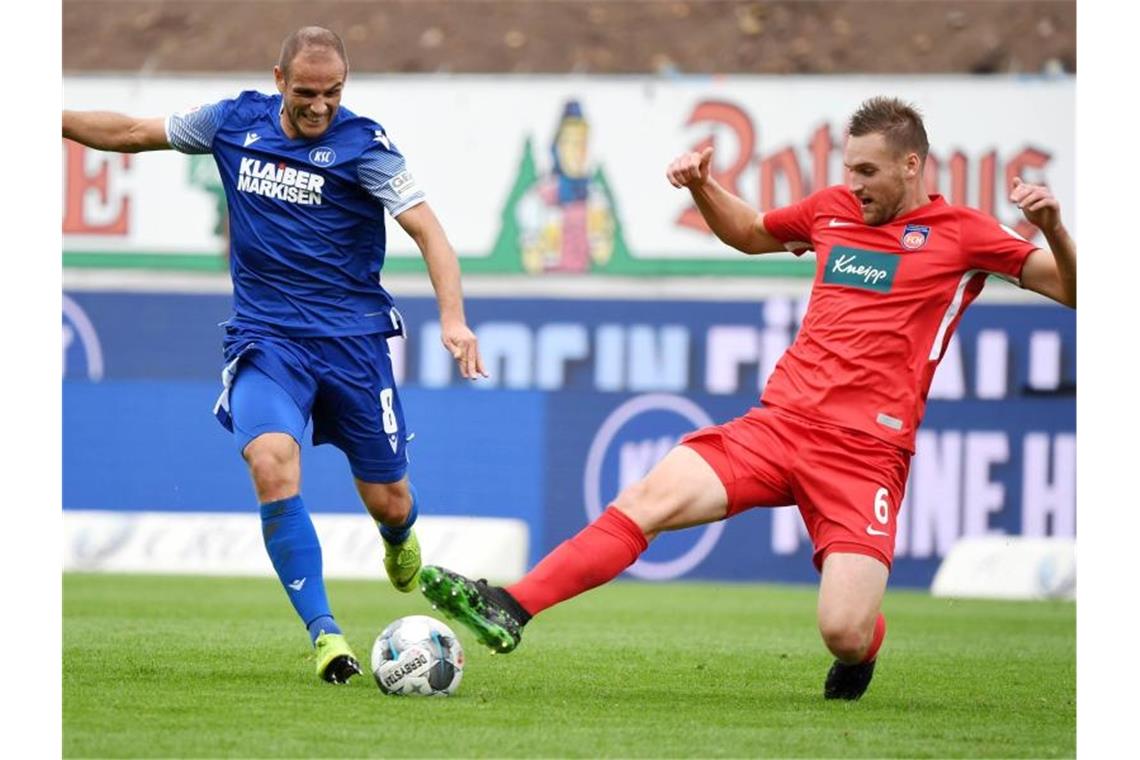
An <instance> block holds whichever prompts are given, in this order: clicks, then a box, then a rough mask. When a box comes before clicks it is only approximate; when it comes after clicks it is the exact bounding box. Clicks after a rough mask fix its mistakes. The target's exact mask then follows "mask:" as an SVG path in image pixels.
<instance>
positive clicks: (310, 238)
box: [63, 27, 486, 683]
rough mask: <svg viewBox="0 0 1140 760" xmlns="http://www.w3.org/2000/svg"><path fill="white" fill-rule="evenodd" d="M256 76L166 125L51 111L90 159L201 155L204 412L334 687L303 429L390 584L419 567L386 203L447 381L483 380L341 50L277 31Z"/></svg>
mask: <svg viewBox="0 0 1140 760" xmlns="http://www.w3.org/2000/svg"><path fill="white" fill-rule="evenodd" d="M273 75H274V79H275V80H276V84H277V91H278V94H275V95H265V94H263V93H260V92H254V91H246V92H243V93H241V94H240V95H238V96H237V97H236V98H233V99H232V100H222V101H219V102H217V103H213V104H210V105H205V106H201V107H199V108H194V109H191V110H189V111H185V112H183V113H179V114H176V115H173V116H170V117H169V118H166V119H163V118H152V119H137V118H133V117H129V116H125V115H122V114H117V113H110V112H104V111H64V112H63V136H64V137H65V138H69V139H71V140H75V141H77V142H80V143H82V144H84V145H86V146H88V147H91V148H95V149H99V150H108V151H119V152H124V153H136V152H139V151H148V150H162V149H169V148H173V149H175V150H178V151H181V152H183V153H211V154H213V156H214V159H215V160H216V162H217V165H218V169H219V171H220V173H221V177H222V181H223V183H224V185H225V190H226V200H227V205H228V207H229V215H230V229H231V243H230V248H231V250H230V273H231V277H232V279H233V292H234V314H233V316H232V318H230V319H229V320H228V321H227V322H225V323H224V329H225V337H224V342H223V349H224V356H225V368H224V370H223V373H222V375H223V386H224V387H223V392H222V395H221V398H219V399H218V403H217V405H216V407H215V410H214V411H215V414H216V415H217V416H218V419H219V420H220V421H221V422H222V424H223V425H224V426H225V427H226V428H227V429H228V430H231V431H232V432H233V435H234V440H235V442H236V443H237V446H238V450H239V451H240V452H241V455H242V457H243V458H244V459H245V461H246V463H247V464H248V466H249V471H250V475H251V477H252V480H253V485H254V489H255V491H256V493H257V499H258V502H259V503H260V505H261V521H262V534H263V537H264V539H265V548H266V550H267V551H268V553H269V557H270V559H271V560H272V562H273V567H274V569H275V570H276V571H277V576H278V578H279V579H280V581H281V584H282V586H283V587H284V589H285V593H286V594H287V595H288V597H289V601H290V602H292V604H293V607H294V609H295V610H296V611H297V614H298V615H299V616H300V618H301V620H302V621H303V622H304V624H305V626H306V627H307V628H308V631H309V635H310V638H311V640H312V643H313V647H314V649H315V652H316V671H317V675H318V676H320V677H321V678H323V679H324V680H326V681H329V682H332V683H344V682H346V681H347V680H348V679H349V678H351V677H352V676H353V675H356V674H358V673H360V672H361V670H360V665H359V663H358V661H357V658H356V656H355V655H354V654H353V652H352V650H351V649H350V648H349V646H348V643H347V641H346V640H345V638H344V636H343V634H342V633H341V630H340V628H339V626H338V625H337V623H336V621H335V619H334V618H333V614H332V611H331V609H330V607H329V603H328V599H327V596H326V593H325V586H324V579H323V576H322V565H321V547H320V543H319V542H318V540H317V535H316V532H315V531H314V529H313V523H312V520H311V519H310V517H309V514H308V511H307V510H306V508H305V505H304V502H303V501H302V499H301V493H300V487H301V450H300V441H301V437H302V435H303V432H304V429H305V426H306V423H307V422H308V420H309V419H310V418H311V419H312V423H313V442H314V443H315V444H320V443H331V444H333V445H334V446H336V447H337V448H339V449H341V450H342V451H343V452H344V453H345V455H346V456H347V458H348V461H349V465H350V467H351V470H352V474H353V476H354V478H355V481H356V487H357V490H358V492H359V493H360V497H361V499H362V501H363V502H364V505H365V507H366V508H367V510H368V512H369V514H370V515H371V516H372V518H373V519H374V520H375V521H376V523H377V525H378V527H379V532H380V535H381V538H382V541H383V544H384V567H385V570H386V571H387V574H388V578H389V579H390V580H391V582H392V584H393V585H394V586H395V587H396V588H397V589H399V590H400V591H403V592H410V591H412V590H414V589H415V588H416V585H417V579H418V576H419V570H420V564H421V563H420V548H419V542H418V541H417V539H416V536H415V533H414V532H413V530H412V525H413V524H414V523H415V521H416V515H417V512H418V508H419V504H418V503H417V500H416V490H415V488H414V487H413V486H412V484H411V482H410V481H409V479H408V475H407V467H408V460H407V455H406V452H405V446H406V443H407V439H406V432H405V426H404V413H403V410H402V408H401V406H400V399H399V396H398V395H397V393H396V386H395V382H394V380H393V376H392V366H391V359H390V357H389V355H388V351H387V339H388V338H390V337H392V336H395V335H398V334H401V333H402V330H403V325H402V323H401V319H400V315H399V312H398V311H397V310H396V309H395V307H394V306H393V303H392V297H391V296H390V295H389V294H388V293H387V292H386V291H385V290H384V288H383V287H382V286H381V284H380V269H381V267H382V266H383V263H384V252H385V229H384V213H383V212H384V210H385V209H387V211H388V213H389V214H390V215H391V216H392V217H393V218H395V219H396V221H397V222H399V224H400V226H401V227H403V229H404V230H405V231H406V232H407V233H408V234H409V235H410V236H411V238H412V239H413V240H414V241H415V242H416V245H417V246H418V247H419V249H420V252H421V253H422V255H423V258H424V261H425V262H426V264H427V269H428V275H429V277H430V279H431V283H432V286H433V288H434V290H435V294H436V300H437V302H438V305H439V314H440V327H441V333H442V341H443V344H444V346H445V348H446V349H447V350H448V351H450V352H451V354H452V356H453V357H454V358H455V360H456V362H457V363H458V365H459V370H460V373H461V374H462V375H463V377H465V378H468V379H474V378H476V377H479V376H484V377H485V376H486V372H485V371H484V368H483V360H482V358H481V357H480V355H479V349H478V344H477V342H476V338H475V335H474V333H473V332H472V331H471V330H470V328H468V326H467V323H466V319H465V317H464V313H463V296H462V292H461V289H460V277H459V263H458V260H457V259H456V256H455V252H454V250H453V249H452V248H451V244H450V243H449V242H448V240H447V236H446V235H445V234H444V231H443V228H442V227H441V226H440V223H439V221H438V220H437V218H436V216H435V214H434V213H433V212H432V210H431V208H430V206H428V204H427V202H426V201H425V200H424V193H423V191H422V190H421V189H420V188H419V187H418V186H417V184H416V181H415V179H414V177H413V176H412V174H411V173H410V172H409V171H408V169H407V167H406V166H405V163H404V157H403V155H401V154H400V152H399V151H398V150H397V149H396V147H395V145H394V144H393V142H392V141H391V139H389V137H388V134H387V133H386V132H385V131H384V128H383V127H382V126H381V125H380V124H378V123H377V122H375V121H372V120H371V119H368V118H364V117H362V116H357V115H356V114H354V113H352V112H351V111H349V110H348V109H347V108H344V107H341V105H340V100H341V94H342V92H343V89H344V84H345V79H346V78H347V75H348V58H347V55H346V54H345V50H344V44H343V43H342V41H341V39H340V38H339V37H338V36H337V35H336V34H335V33H333V32H331V31H329V30H328V29H324V28H321V27H305V28H302V29H300V30H298V31H296V32H294V33H293V34H291V35H289V37H287V38H286V39H285V41H284V43H283V45H282V47H281V56H280V59H279V61H278V63H277V65H276V66H275V67H274V69H273Z"/></svg>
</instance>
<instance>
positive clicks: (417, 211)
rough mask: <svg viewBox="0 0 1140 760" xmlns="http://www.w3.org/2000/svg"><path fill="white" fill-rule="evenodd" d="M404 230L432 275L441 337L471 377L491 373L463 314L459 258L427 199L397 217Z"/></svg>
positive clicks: (468, 377)
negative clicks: (484, 364) (417, 248)
mask: <svg viewBox="0 0 1140 760" xmlns="http://www.w3.org/2000/svg"><path fill="white" fill-rule="evenodd" d="M396 221H397V222H399V223H400V226H401V227H403V228H404V231H405V232H407V233H408V235H410V236H411V238H412V240H414V241H416V245H417V246H418V247H419V249H420V254H422V255H423V257H424V263H426V264H427V270H428V277H430V278H431V286H432V288H433V289H434V290H435V300H436V302H437V303H438V304H439V325H440V339H441V340H442V341H443V346H444V348H446V349H447V350H448V351H449V352H450V353H451V355H452V356H453V357H454V358H455V362H456V364H458V365H459V372H460V374H462V375H463V377H465V378H467V379H468V380H474V379H475V378H476V377H479V376H483V377H487V376H488V375H487V371H486V370H485V369H484V368H483V357H482V356H480V355H479V342H478V340H477V339H476V337H475V333H473V332H472V331H471V328H470V327H468V326H467V318H466V317H465V316H464V315H463V289H462V287H461V286H460V283H459V259H458V258H457V257H456V255H455V250H454V249H453V248H452V247H451V243H450V242H449V241H448V239H447V235H446V234H445V233H444V231H443V226H442V225H441V224H440V223H439V219H437V218H436V215H435V212H434V211H432V210H431V207H430V206H428V204H427V203H426V202H424V203H418V204H416V205H415V206H412V207H411V208H410V209H408V210H407V211H403V212H401V213H400V215H399V216H397V217H396Z"/></svg>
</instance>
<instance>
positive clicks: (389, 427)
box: [380, 388, 400, 434]
mask: <svg viewBox="0 0 1140 760" xmlns="http://www.w3.org/2000/svg"><path fill="white" fill-rule="evenodd" d="M380 408H381V410H382V411H383V412H384V432H385V433H388V434H391V433H395V432H396V431H397V430H399V429H400V425H399V422H397V420H396V412H395V411H393V410H392V389H391V388H385V389H384V390H382V391H380Z"/></svg>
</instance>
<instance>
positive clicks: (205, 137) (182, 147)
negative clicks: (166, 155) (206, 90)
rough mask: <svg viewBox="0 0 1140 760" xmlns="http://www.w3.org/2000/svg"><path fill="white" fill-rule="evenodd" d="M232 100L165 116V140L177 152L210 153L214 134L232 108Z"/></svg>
mask: <svg viewBox="0 0 1140 760" xmlns="http://www.w3.org/2000/svg"><path fill="white" fill-rule="evenodd" d="M234 102H235V101H233V100H220V101H218V102H217V103H210V104H208V105H204V106H196V107H195V108H190V109H188V110H186V111H182V112H180V113H176V114H171V115H170V116H167V117H166V140H167V142H169V143H170V147H172V148H174V149H175V150H176V151H178V152H179V153H211V152H212V151H213V144H214V135H216V134H217V133H218V129H219V128H220V127H221V126H222V123H223V122H225V120H226V116H227V115H229V112H230V110H231V109H232V108H233V104H234Z"/></svg>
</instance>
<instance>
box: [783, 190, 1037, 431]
mask: <svg viewBox="0 0 1140 760" xmlns="http://www.w3.org/2000/svg"><path fill="white" fill-rule="evenodd" d="M930 197H931V200H930V202H929V203H927V204H926V205H924V206H921V207H919V208H917V209H914V210H913V211H911V212H909V213H907V214H903V215H901V216H899V217H897V218H895V219H892V220H891V221H890V222H888V223H886V224H883V225H880V226H877V227H872V226H868V225H866V224H864V223H863V213H862V206H861V205H860V203H859V201H858V199H857V198H856V197H855V196H854V195H852V194H851V192H850V191H849V190H847V188H845V187H843V186H835V187H829V188H826V189H824V190H820V191H819V192H816V193H813V194H812V195H810V196H809V197H807V198H805V199H804V200H802V201H800V202H799V203H796V204H793V205H791V206H788V207H786V208H782V209H777V210H774V211H769V212H767V213H765V214H764V228H765V229H766V230H767V231H768V232H769V233H770V234H771V235H773V236H774V237H776V238H778V239H779V240H780V241H781V242H783V243H784V244H785V246H787V247H788V248H789V250H792V251H794V252H795V253H797V255H798V254H801V253H803V252H804V251H806V250H809V249H814V250H815V252H816V256H817V263H816V271H815V281H814V282H813V284H812V292H811V300H810V301H809V303H808V308H807V313H806V314H805V316H804V321H803V325H801V327H800V331H799V334H798V335H797V336H796V340H795V342H794V343H793V344H792V346H791V347H790V348H789V349H788V350H787V352H786V353H785V354H784V356H783V357H782V358H781V359H780V361H779V363H777V365H776V367H775V369H774V370H773V372H772V376H771V377H770V378H769V379H768V383H767V385H766V386H765V388H764V393H763V395H762V397H761V400H762V401H763V402H764V404H765V405H767V406H775V407H780V408H783V409H787V410H788V411H791V412H794V413H797V414H800V415H803V416H806V417H809V418H813V419H818V420H821V421H826V422H830V423H832V424H835V425H838V426H840V427H844V428H850V429H854V430H859V431H862V432H864V433H869V434H870V435H872V436H874V437H876V438H879V439H881V440H884V441H887V442H888V443H892V444H895V445H896V446H899V447H902V448H905V449H906V450H908V451H911V452H913V451H914V437H915V431H916V429H917V428H918V425H919V423H920V422H921V421H922V414H923V411H924V410H925V408H926V394H927V392H928V391H929V390H930V381H931V379H932V378H933V377H934V370H935V368H936V367H937V366H938V362H939V361H940V360H941V359H942V354H943V352H944V351H945V350H946V344H947V343H948V342H949V341H950V336H951V335H952V334H953V333H954V330H955V329H956V328H957V326H958V322H959V321H960V320H961V318H962V313H963V312H964V311H965V309H966V307H967V306H969V305H970V303H971V302H972V301H973V300H974V299H975V298H977V297H978V294H979V293H981V292H982V287H983V286H984V285H985V282H986V276H987V275H988V274H990V273H993V274H998V275H1001V276H1004V277H1006V278H1009V279H1012V280H1015V281H1016V280H1019V279H1020V277H1021V267H1022V266H1023V265H1024V263H1025V259H1026V258H1027V257H1028V256H1029V254H1030V252H1031V251H1033V250H1034V249H1035V248H1037V247H1038V246H1035V245H1033V244H1032V243H1029V242H1027V241H1026V240H1024V239H1023V238H1021V237H1020V236H1017V235H1016V234H1015V233H1014V232H1013V231H1012V230H1010V229H1008V228H1006V227H1004V226H1003V225H1001V224H999V223H998V222H997V221H996V220H995V219H993V218H992V217H989V216H987V215H985V214H983V213H982V212H980V211H976V210H974V209H970V208H963V207H960V206H951V205H949V204H947V203H946V201H945V200H944V199H943V198H942V196H940V195H931V196H930Z"/></svg>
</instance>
